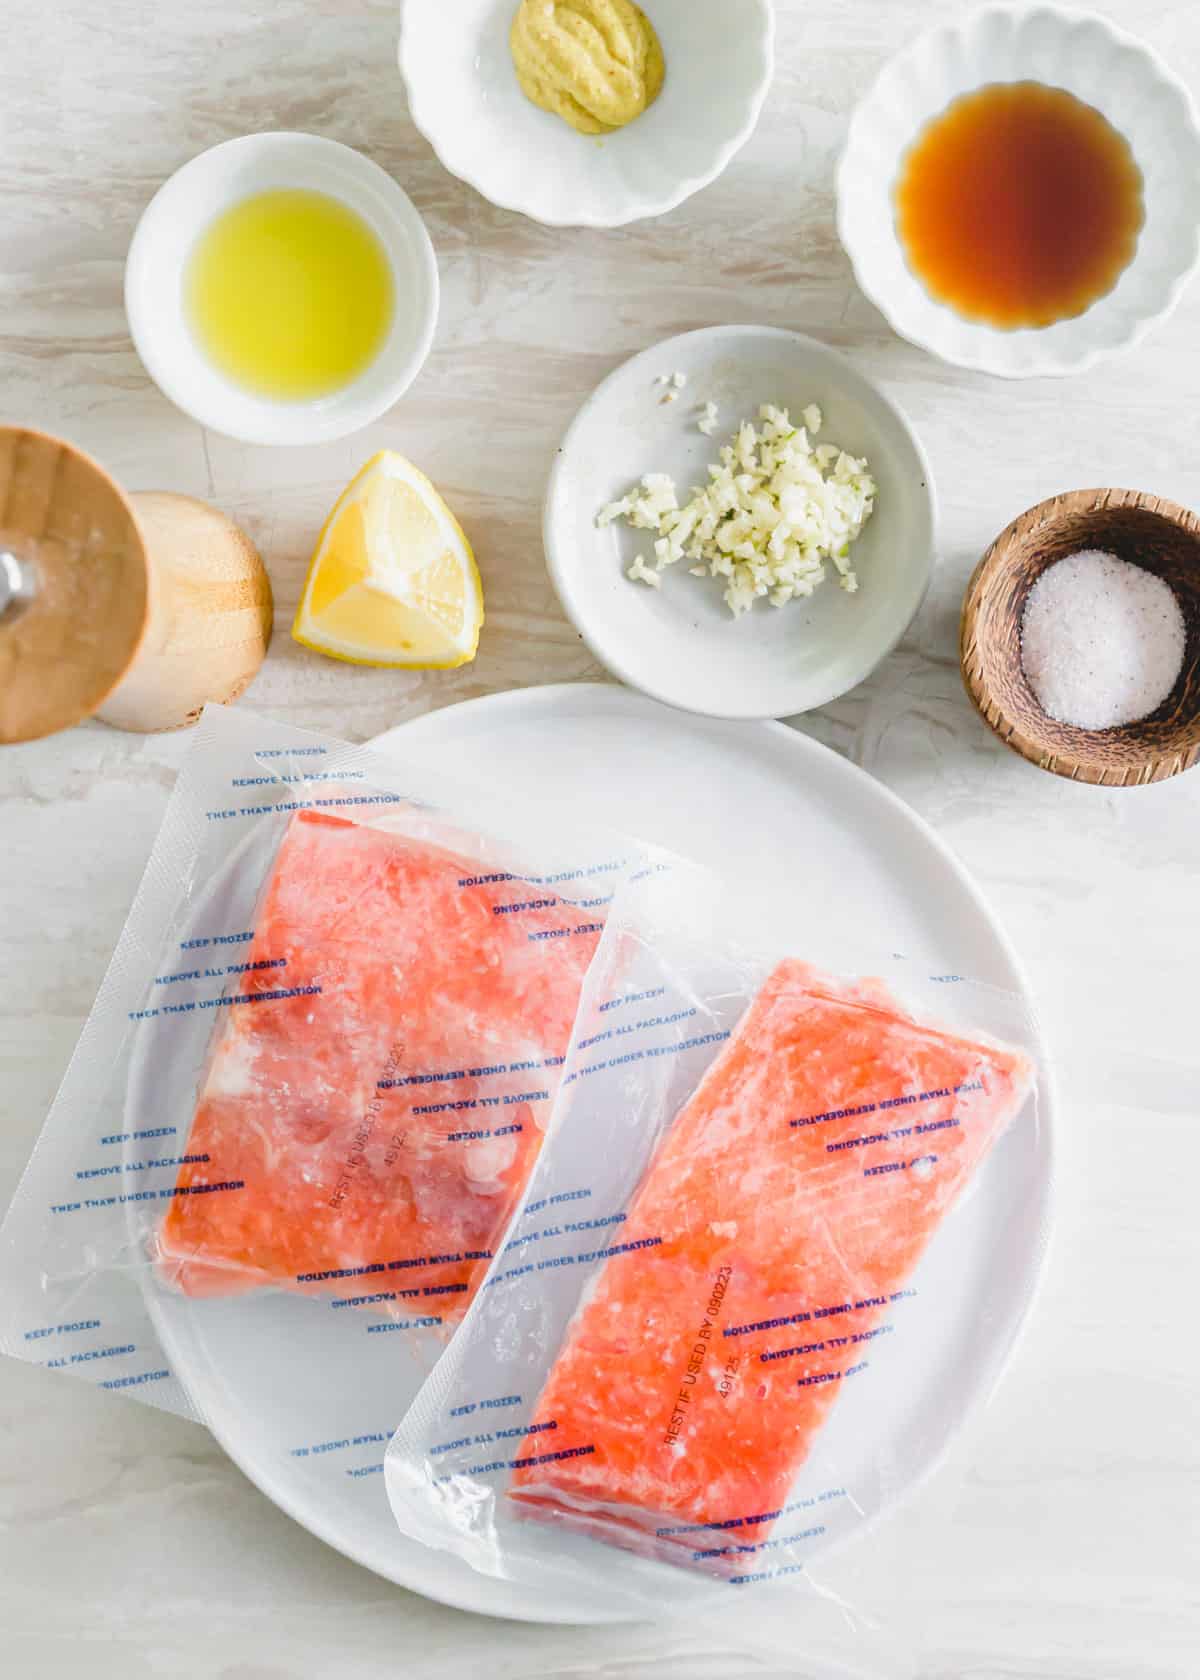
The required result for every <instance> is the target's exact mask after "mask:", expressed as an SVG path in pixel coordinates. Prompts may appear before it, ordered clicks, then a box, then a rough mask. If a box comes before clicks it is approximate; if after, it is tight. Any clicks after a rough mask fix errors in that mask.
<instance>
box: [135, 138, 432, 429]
mask: <svg viewBox="0 0 1200 1680" xmlns="http://www.w3.org/2000/svg"><path fill="white" fill-rule="evenodd" d="M280 187H306V188H309V189H310V190H312V191H316V192H323V193H327V194H328V195H329V196H330V197H331V198H336V199H339V200H340V201H341V202H342V203H343V204H346V205H349V207H350V208H351V209H352V210H356V211H357V212H358V214H359V215H360V216H362V217H363V219H364V220H365V221H366V222H367V223H368V224H369V225H370V226H371V227H372V228H373V229H374V231H375V233H376V235H377V236H378V238H379V240H380V242H381V244H382V245H383V248H384V250H385V252H386V253H387V257H388V261H389V263H390V264H391V269H392V283H393V292H394V298H395V303H394V314H393V318H392V325H391V330H390V331H389V333H388V336H387V338H386V340H385V341H384V343H383V344H382V346H381V347H380V349H379V351H378V352H377V354H376V355H375V357H374V358H373V360H372V361H371V362H370V364H369V365H368V366H367V367H366V368H364V370H363V372H362V373H361V374H360V375H359V376H358V378H357V379H355V380H353V381H352V382H351V383H350V384H349V385H346V386H344V387H343V388H342V389H341V390H339V391H333V392H330V393H329V394H327V395H325V396H322V397H314V398H311V399H308V400H303V401H297V402H275V401H272V400H271V399H270V398H268V397H262V396H257V395H255V393H254V392H252V391H247V390H245V389H244V388H243V387H242V386H240V385H235V384H234V383H233V382H232V381H231V380H229V379H226V378H225V377H224V375H223V374H221V373H220V372H218V370H217V369H216V368H215V367H214V366H213V364H212V363H211V362H210V361H209V359H208V358H207V356H206V355H205V354H204V352H203V350H202V349H201V347H200V345H199V344H198V342H197V341H196V338H195V336H194V335H193V333H192V330H191V327H190V326H189V324H188V320H187V313H186V309H185V300H184V285H183V281H184V271H185V268H186V265H187V261H188V258H189V256H190V254H191V252H192V249H193V246H194V245H195V242H196V240H197V239H198V237H199V236H200V234H201V233H203V231H204V229H205V228H206V227H208V226H209V224H210V223H211V222H212V220H213V218H214V217H215V216H218V215H219V214H220V213H221V212H222V211H223V210H226V209H228V207H229V206H230V205H231V204H236V203H237V202H238V201H239V200H241V199H243V198H248V197H249V196H250V195H251V194H253V193H258V192H264V191H269V190H271V189H274V188H280ZM437 312H438V273H437V259H436V258H435V256H434V254H433V246H432V244H431V243H430V240H429V235H428V233H427V232H426V231H425V224H424V222H423V221H422V220H421V218H420V216H419V215H418V213H417V211H416V209H415V207H414V206H413V203H412V201H411V200H410V198H409V197H408V194H407V193H406V192H404V191H403V190H402V189H401V188H400V187H399V186H397V185H396V183H395V181H393V180H392V178H391V176H390V175H388V174H386V173H385V172H384V171H383V170H382V169H380V167H379V165H378V164H376V163H372V162H371V160H370V159H369V158H366V157H364V156H363V155H362V153H361V152H356V151H354V150H352V148H351V147H349V146H342V145H339V144H338V142H337V141H335V140H322V139H319V138H318V137H317V136H316V135H313V134H290V133H279V134H248V135H246V136H245V137H244V138H242V139H240V140H227V141H225V142H224V143H223V144H222V145H220V146H213V147H212V148H211V150H209V151H207V152H202V153H201V154H200V156H199V157H195V158H193V159H192V160H191V162H190V163H185V164H184V166H183V168H182V169H179V170H177V171H176V173H175V174H174V175H172V176H171V178H170V180H169V181H167V182H166V183H165V184H164V185H163V186H161V187H160V188H159V190H158V192H157V193H155V195H154V197H153V198H152V199H151V201H150V203H149V204H148V205H147V207H146V209H145V211H144V212H143V213H142V217H141V220H140V221H139V222H138V225H137V228H136V229H135V231H134V235H133V240H132V243H131V244H130V247H129V256H128V258H127V259H126V264H125V313H126V315H127V316H128V318H129V330H130V333H131V334H132V337H133V342H134V345H135V346H136V348H137V352H138V355H139V356H140V357H141V358H142V361H143V362H144V363H145V366H146V371H147V372H148V373H149V375H150V377H151V378H152V379H153V380H154V382H155V383H156V384H157V385H158V387H159V389H160V390H161V391H162V392H163V393H164V395H166V396H168V397H170V399H171V401H172V402H173V403H176V404H177V405H178V406H179V407H180V408H181V409H183V410H184V412H185V413H186V414H190V415H191V416H192V418H193V419H194V420H198V421H199V422H200V424H201V425H202V426H208V427H210V428H211V429H212V430H213V431H216V432H223V433H225V435H226V436H227V437H232V438H237V439H239V440H240V441H241V442H243V443H295V444H301V443H324V442H327V441H328V440H329V439H331V438H337V437H344V436H345V435H346V433H347V432H353V431H357V430H358V428H359V427H360V426H365V425H367V424H368V423H369V422H370V421H372V420H375V419H378V417H379V416H380V415H381V414H383V413H384V412H385V410H387V409H389V408H390V407H391V406H392V404H393V403H394V402H395V401H396V399H397V398H398V397H399V396H401V394H402V393H403V392H404V391H406V390H407V389H408V387H409V385H410V384H411V383H412V381H413V380H414V379H415V378H416V376H417V373H418V372H419V370H420V368H421V364H422V363H423V362H424V360H425V358H426V356H427V355H428V354H429V347H430V345H431V344H432V342H433V332H434V327H435V326H436V325H437Z"/></svg>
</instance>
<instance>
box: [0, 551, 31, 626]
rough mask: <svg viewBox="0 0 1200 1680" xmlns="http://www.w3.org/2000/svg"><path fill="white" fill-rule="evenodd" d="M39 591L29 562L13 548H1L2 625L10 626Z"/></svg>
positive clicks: (0, 592)
mask: <svg viewBox="0 0 1200 1680" xmlns="http://www.w3.org/2000/svg"><path fill="white" fill-rule="evenodd" d="M36 590H37V578H36V575H35V573H34V569H33V567H32V566H31V565H30V563H29V561H27V560H22V559H21V557H20V555H19V554H14V553H13V551H12V549H11V548H0V624H8V623H9V622H10V621H11V620H12V619H14V618H16V616H17V614H18V613H19V612H21V611H23V609H24V608H25V607H27V606H28V605H29V603H30V601H32V600H33V597H34V594H35V592H36Z"/></svg>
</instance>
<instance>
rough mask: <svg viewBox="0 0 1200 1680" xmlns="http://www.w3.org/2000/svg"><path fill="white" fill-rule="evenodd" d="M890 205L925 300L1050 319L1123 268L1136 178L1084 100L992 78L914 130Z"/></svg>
mask: <svg viewBox="0 0 1200 1680" xmlns="http://www.w3.org/2000/svg"><path fill="white" fill-rule="evenodd" d="M895 210H896V226H897V231H898V233H899V236H900V241H901V243H902V245H903V246H904V249H905V252H906V254H907V257H908V261H909V266H910V267H911V268H912V270H913V272H914V273H915V274H916V276H917V278H918V279H919V280H920V281H921V283H922V284H923V285H924V287H925V289H926V291H928V292H929V293H930V295H931V296H932V297H935V298H937V299H938V300H939V302H941V303H945V304H947V305H948V306H949V307H950V308H951V309H953V310H955V311H956V312H957V313H958V314H959V315H962V316H964V317H965V318H966V319H967V320H972V321H984V322H986V323H988V324H989V325H990V326H994V327H1002V328H1015V327H1047V326H1050V325H1051V324H1052V323H1053V322H1055V321H1062V320H1065V319H1067V318H1068V317H1069V316H1072V315H1082V314H1083V312H1084V310H1085V309H1087V308H1089V307H1090V306H1091V304H1093V303H1094V302H1095V301H1096V300H1097V298H1100V297H1103V296H1104V294H1105V293H1106V292H1109V291H1111V290H1112V288H1113V287H1114V286H1115V285H1116V283H1117V281H1118V279H1119V278H1120V276H1121V273H1122V271H1123V270H1124V269H1125V268H1126V267H1127V266H1128V264H1129V262H1130V260H1131V259H1132V257H1133V253H1134V251H1135V249H1136V247H1137V240H1138V234H1139V232H1140V230H1141V226H1142V222H1143V219H1144V207H1143V201H1142V175H1141V171H1140V170H1139V168H1138V166H1137V163H1136V161H1135V159H1134V156H1133V152H1132V150H1131V149H1130V146H1129V142H1128V141H1127V140H1126V139H1125V137H1124V135H1122V134H1120V133H1118V131H1117V130H1116V129H1115V128H1113V126H1112V125H1111V123H1109V122H1108V121H1107V120H1106V119H1105V118H1104V117H1103V116H1102V115H1101V114H1100V112H1099V111H1097V110H1096V109H1095V107H1094V106H1091V105H1087V104H1085V103H1084V102H1083V101H1082V100H1081V99H1076V98H1075V97H1074V95H1072V94H1069V93H1066V92H1064V91H1063V89H1061V88H1054V87H1048V86H1046V85H1044V84H1043V83H1040V82H1012V83H994V84H992V85H991V86H988V87H983V88H979V89H978V90H977V91H976V92H974V93H968V94H965V95H963V97H962V98H961V99H956V100H955V101H954V102H953V104H951V105H950V106H948V107H947V109H946V110H945V111H943V112H942V114H941V115H940V116H938V117H935V118H934V119H933V121H932V122H931V123H929V124H928V125H927V126H926V127H925V129H924V130H923V131H922V132H921V133H920V134H919V135H918V136H917V138H916V140H915V141H914V142H913V144H912V146H911V147H910V148H909V150H908V153H907V154H906V156H905V157H904V159H903V160H902V162H901V165H900V174H899V178H898V181H897V185H896V191H895Z"/></svg>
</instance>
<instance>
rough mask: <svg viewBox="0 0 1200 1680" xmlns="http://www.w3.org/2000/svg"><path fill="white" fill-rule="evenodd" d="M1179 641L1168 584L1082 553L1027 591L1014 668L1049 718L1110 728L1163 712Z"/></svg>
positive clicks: (1181, 632) (1096, 553)
mask: <svg viewBox="0 0 1200 1680" xmlns="http://www.w3.org/2000/svg"><path fill="white" fill-rule="evenodd" d="M1185 639H1186V632H1185V628H1184V622H1183V613H1182V611H1181V610H1180V606H1179V602H1178V600H1177V599H1176V596H1175V592H1174V590H1173V589H1172V588H1171V587H1170V585H1169V584H1167V583H1164V582H1163V580H1162V578H1160V577H1155V575H1154V573H1153V572H1148V571H1146V570H1145V568H1144V567H1142V566H1135V565H1133V564H1132V563H1131V562H1130V561H1128V560H1120V559H1118V558H1117V556H1116V555H1115V554H1105V553H1103V552H1102V551H1101V550H1100V549H1094V548H1089V549H1082V550H1081V551H1080V552H1079V553H1077V554H1069V555H1067V556H1066V558H1065V559H1062V560H1058V561H1056V562H1055V564H1054V565H1052V566H1048V567H1047V568H1046V570H1045V571H1044V572H1043V573H1042V575H1041V577H1039V578H1038V580H1037V582H1036V583H1035V584H1034V586H1033V588H1032V589H1031V590H1030V591H1029V597H1028V599H1027V601H1026V603H1025V613H1024V616H1023V618H1022V620H1021V664H1022V666H1023V667H1024V670H1025V675H1026V677H1027V678H1028V680H1029V686H1030V688H1031V689H1032V690H1033V692H1034V694H1035V695H1036V696H1037V699H1038V702H1039V704H1040V705H1041V707H1042V709H1043V710H1044V711H1046V712H1048V713H1049V715H1050V716H1051V717H1052V718H1057V719H1058V720H1059V721H1060V722H1061V723H1071V724H1074V725H1075V726H1076V727H1077V728H1079V729H1115V728H1116V727H1117V726H1118V725H1119V724H1123V723H1135V722H1136V721H1137V720H1138V719H1139V718H1144V717H1147V716H1148V715H1149V714H1150V713H1151V712H1153V711H1154V710H1155V709H1156V708H1157V707H1159V706H1161V705H1162V703H1163V701H1164V700H1165V699H1166V698H1167V695H1168V694H1170V692H1171V690H1172V689H1173V688H1174V686H1175V682H1176V679H1177V678H1178V676H1179V672H1180V668H1181V666H1182V665H1183V650H1184V642H1185Z"/></svg>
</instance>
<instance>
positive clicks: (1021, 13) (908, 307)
mask: <svg viewBox="0 0 1200 1680" xmlns="http://www.w3.org/2000/svg"><path fill="white" fill-rule="evenodd" d="M1021 81H1037V82H1045V83H1047V84H1049V85H1051V86H1053V87H1059V88H1063V89H1065V90H1066V92H1068V93H1072V94H1074V95H1075V96H1076V98H1078V99H1082V100H1084V101H1086V102H1087V103H1088V104H1089V105H1092V106H1094V107H1095V108H1096V109H1097V110H1099V111H1100V112H1101V113H1102V114H1103V115H1104V116H1105V117H1106V118H1107V119H1108V121H1109V122H1110V123H1111V124H1112V125H1113V127H1114V128H1116V129H1118V130H1119V131H1120V133H1122V134H1123V135H1124V136H1125V138H1126V139H1127V140H1128V141H1129V144H1130V146H1131V147H1132V148H1133V154H1134V157H1135V159H1136V160H1137V163H1138V166H1139V168H1140V169H1141V172H1142V176H1143V182H1144V196H1145V212H1146V219H1145V224H1144V226H1143V228H1142V231H1141V234H1140V236H1139V239H1138V244H1137V250H1136V252H1135V254H1134V257H1133V260H1132V262H1131V263H1130V264H1129V266H1128V267H1127V268H1126V269H1125V271H1124V273H1123V274H1122V275H1121V277H1120V279H1119V280H1118V282H1117V284H1116V285H1115V286H1114V288H1113V289H1112V291H1110V292H1109V293H1108V294H1107V295H1106V296H1104V297H1102V298H1099V299H1097V301H1096V302H1095V303H1093V304H1092V306H1091V307H1090V308H1089V309H1088V310H1086V311H1085V312H1084V313H1083V314H1082V315H1078V316H1075V317H1073V318H1071V319H1069V320H1063V321H1057V322H1055V323H1054V325H1053V326H1049V327H1041V328H1021V329H1018V330H1014V331H1003V330H1001V329H1000V328H996V327H990V326H987V325H985V324H983V323H980V322H975V321H968V320H966V319H965V318H964V317H963V316H961V315H958V314H956V313H955V312H954V311H953V310H952V309H950V308H948V307H947V306H946V305H945V304H942V303H939V302H937V301H936V300H935V299H934V298H932V297H931V296H930V295H929V293H928V292H927V291H926V290H925V288H924V287H923V286H922V284H921V282H920V281H919V280H918V279H917V277H916V275H915V274H914V273H913V271H912V269H911V268H910V267H909V266H908V262H907V259H906V257H905V253H904V249H903V247H902V245H901V243H900V239H899V236H898V233H897V230H896V216H895V206H894V202H893V195H894V190H895V185H896V180H897V175H898V172H899V168H900V164H901V161H902V159H903V157H904V154H905V152H906V151H907V149H908V147H909V146H910V145H911V143H912V141H913V140H914V139H915V138H916V136H917V135H918V134H919V133H920V131H921V130H922V129H923V128H924V127H925V125H926V123H928V122H929V121H930V119H931V118H933V117H936V116H938V115H939V114H940V113H941V112H942V111H944V110H945V108H946V106H947V105H949V104H950V102H951V101H952V100H954V99H957V98H958V97H959V96H960V95H961V94H964V93H969V92H971V91H972V90H974V89H975V88H979V87H983V86H985V85H987V84H988V83H993V82H1021ZM838 233H839V235H840V236H841V240H842V243H843V245H844V246H845V247H846V250H847V252H848V253H849V256H850V260H851V262H852V263H853V265H854V273H855V277H856V278H857V280H858V283H859V285H860V286H861V287H862V290H863V291H864V292H865V293H866V295H867V297H868V298H870V300H871V302H872V303H874V304H875V305H876V307H877V308H879V309H880V310H882V312H883V313H884V315H886V316H887V318H888V320H889V322H890V323H891V325H892V326H893V327H894V328H895V330H896V331H897V332H898V333H899V334H900V335H901V337H903V338H907V339H908V340H910V341H911V342H912V343H913V344H917V345H919V346H920V347H921V348H922V349H924V350H929V351H931V352H932V354H933V355H935V356H940V357H941V358H942V359H943V361H947V362H954V363H957V364H958V366H960V367H968V368H976V369H978V370H979V371H980V372H983V373H992V374H1000V375H1003V376H1005V377H1007V378H1011V379H1019V378H1024V377H1027V376H1029V375H1031V374H1067V373H1080V372H1082V371H1084V370H1085V369H1087V368H1090V367H1093V366H1094V365H1095V364H1096V363H1097V362H1100V361H1103V360H1104V359H1105V358H1106V357H1108V356H1112V355H1115V354H1117V353H1118V352H1119V351H1122V350H1127V349H1129V348H1131V347H1132V346H1133V345H1135V344H1137V343H1138V342H1139V341H1140V340H1141V339H1142V338H1143V337H1144V336H1145V334H1146V333H1147V332H1148V331H1149V330H1150V328H1151V327H1152V326H1154V325H1155V323H1156V322H1158V321H1161V320H1163V319H1164V317H1165V316H1167V315H1168V314H1170V312H1171V310H1172V309H1173V308H1174V306H1175V304H1176V302H1177V301H1178V299H1179V295H1180V293H1181V292H1182V290H1183V287H1184V285H1185V283H1186V282H1187V280H1188V279H1189V277H1190V276H1191V274H1192V272H1193V270H1194V269H1195V267H1196V263H1197V260H1198V259H1200V130H1198V129H1197V124H1196V115H1195V111H1194V109H1193V106H1192V102H1191V98H1190V96H1189V94H1188V92H1187V89H1186V88H1185V87H1184V86H1183V84H1182V83H1181V82H1179V81H1177V80H1176V78H1175V77H1174V76H1173V75H1172V74H1171V72H1170V71H1169V70H1168V69H1167V68H1166V66H1165V65H1164V64H1163V63H1162V62H1161V60H1160V59H1158V58H1157V57H1156V56H1155V54H1154V53H1153V52H1151V51H1150V49H1149V48H1148V47H1146V46H1144V45H1143V44H1142V43H1141V42H1140V41H1137V40H1135V39H1134V38H1133V37H1132V36H1131V35H1127V34H1125V33H1124V31H1122V30H1120V29H1116V28H1114V27H1113V25H1112V24H1110V23H1108V22H1107V21H1106V20H1105V19H1104V18H1100V17H1096V16H1094V15H1093V14H1091V13H1086V12H1072V11H1063V10H1060V9H1058V8H1057V7H1052V6H1030V7H1019V8H1014V7H987V8H985V9H983V10H981V11H977V12H973V13H971V14H970V15H968V16H967V17H965V18H964V19H963V20H962V21H961V22H960V23H954V24H948V25H946V26H944V27H940V28H936V29H932V30H930V31H929V32H928V33H927V34H925V35H922V36H921V37H920V38H919V39H918V40H916V41H915V42H914V43H913V44H912V46H910V47H907V48H906V49H905V50H904V51H903V52H902V53H900V54H898V55H897V56H896V57H895V58H893V59H892V60H891V61H890V63H888V64H887V65H886V66H885V67H884V69H883V71H882V73H881V74H880V76H879V78H878V80H877V81H876V83H875V85H874V87H873V88H872V89H871V91H870V92H869V93H868V94H867V95H866V97H865V98H864V99H863V100H862V102H861V104H860V105H859V106H858V108H857V109H856V111H855V112H854V115H853V117H852V119H851V122H850V130H849V134H848V136H847V140H846V146H845V150H844V152H843V154H842V160H841V164H840V166H839V169H838Z"/></svg>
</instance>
